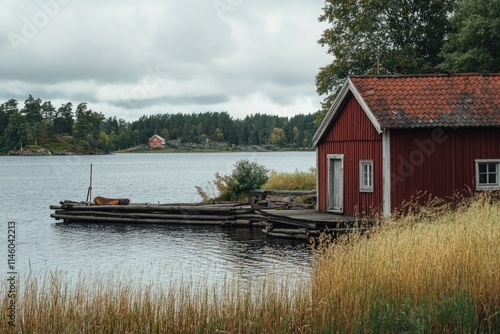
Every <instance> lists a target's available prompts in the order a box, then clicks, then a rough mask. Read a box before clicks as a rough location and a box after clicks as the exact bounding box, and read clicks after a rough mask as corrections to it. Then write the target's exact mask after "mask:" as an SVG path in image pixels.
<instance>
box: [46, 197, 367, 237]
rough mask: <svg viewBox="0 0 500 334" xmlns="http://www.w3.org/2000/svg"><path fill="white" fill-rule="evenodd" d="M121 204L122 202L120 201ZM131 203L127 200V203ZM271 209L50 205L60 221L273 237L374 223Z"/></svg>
mask: <svg viewBox="0 0 500 334" xmlns="http://www.w3.org/2000/svg"><path fill="white" fill-rule="evenodd" d="M118 203H122V202H118ZM126 203H128V202H126ZM271 207H277V208H278V209H269V207H266V206H263V205H262V203H261V204H260V205H259V204H250V203H220V204H185V203H183V204H149V203H129V204H111V205H108V204H105V205H99V204H95V203H94V202H75V201H62V202H60V204H59V205H51V206H50V209H51V210H54V213H52V214H51V217H52V218H54V219H56V220H57V221H59V222H60V223H101V224H102V223H114V224H171V225H214V226H226V227H231V226H247V227H260V228H262V231H263V233H265V234H266V235H268V236H270V237H280V238H293V239H308V238H310V237H315V236H319V235H320V233H323V232H325V233H334V234H337V233H346V232H351V231H354V230H360V229H361V230H365V229H367V228H369V226H370V224H371V222H369V221H365V222H362V221H361V220H360V219H357V218H355V217H347V216H342V215H336V214H331V213H325V212H320V211H317V210H314V209H304V208H302V206H291V208H292V209H287V208H286V207H285V209H283V208H284V206H283V205H280V206H275V205H274V204H273V205H271Z"/></svg>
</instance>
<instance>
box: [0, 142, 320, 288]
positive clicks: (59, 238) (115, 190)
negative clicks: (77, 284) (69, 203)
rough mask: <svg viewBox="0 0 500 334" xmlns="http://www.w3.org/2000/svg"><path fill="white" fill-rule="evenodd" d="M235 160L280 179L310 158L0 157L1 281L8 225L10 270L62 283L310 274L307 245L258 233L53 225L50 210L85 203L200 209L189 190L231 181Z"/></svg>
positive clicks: (297, 154) (202, 155)
mask: <svg viewBox="0 0 500 334" xmlns="http://www.w3.org/2000/svg"><path fill="white" fill-rule="evenodd" d="M242 159H248V160H251V161H256V162H258V163H260V164H262V165H264V166H266V167H267V168H269V169H272V170H276V171H283V172H293V171H295V170H299V171H307V170H309V168H311V167H313V166H314V165H315V153H314V152H272V153H170V154H163V153H151V154H147V153H145V154H117V155H107V156H44V157H0V196H1V202H0V213H1V214H0V219H1V226H3V232H2V233H0V247H1V248H0V255H1V254H4V256H0V274H1V273H2V272H5V274H6V273H7V272H8V267H7V223H8V222H10V221H14V222H16V271H17V272H19V274H21V275H22V274H23V273H24V274H26V273H28V272H31V273H35V274H36V273H40V275H43V273H46V272H48V271H53V270H57V271H60V272H62V273H63V274H64V275H65V276H69V277H78V276H79V275H82V274H83V275H87V274H88V275H100V274H107V273H114V274H116V275H119V276H122V277H124V278H129V277H130V278H131V279H134V278H137V277H141V278H142V279H143V280H146V281H148V280H149V279H150V278H154V279H155V280H158V279H159V280H162V281H163V282H165V283H167V284H168V283H169V282H172V281H178V280H182V281H186V280H191V279H199V278H201V279H208V280H210V281H211V280H214V281H218V280H220V279H224V278H227V277H232V276H233V275H237V276H238V277H241V278H243V279H246V278H250V277H252V278H256V277H263V276H265V275H278V276H280V275H283V276H292V277H293V276H296V275H297V274H304V275H306V276H307V274H308V273H309V272H310V269H311V264H312V254H311V252H310V251H309V249H308V247H307V244H304V243H301V242H294V241H289V240H276V239H270V238H267V237H266V236H264V235H263V234H262V233H261V231H260V230H259V229H255V228H253V229H251V228H222V227H192V226H160V225H149V226H143V225H141V226H138V225H98V224H89V225H86V224H78V225H63V224H56V223H55V222H56V221H55V220H53V219H52V218H50V214H51V213H52V211H51V210H50V209H49V206H50V205H52V204H58V203H59V201H61V200H65V199H71V200H85V199H86V196H87V190H88V187H89V174H90V164H92V165H93V187H92V188H93V191H92V195H93V196H94V197H95V196H105V197H124V198H129V199H130V200H131V201H132V202H135V203H144V202H149V203H157V202H161V203H172V202H176V203H179V202H185V203H186V202H198V201H199V200H200V198H199V196H198V194H197V193H196V189H195V186H206V185H207V183H208V182H209V181H212V180H213V179H214V174H215V173H216V172H219V173H221V174H230V173H231V172H232V170H233V168H234V164H235V163H236V162H237V161H239V160H242Z"/></svg>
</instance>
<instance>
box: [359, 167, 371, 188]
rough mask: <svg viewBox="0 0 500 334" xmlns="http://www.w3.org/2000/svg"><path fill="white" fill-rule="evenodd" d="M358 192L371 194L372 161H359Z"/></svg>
mask: <svg viewBox="0 0 500 334" xmlns="http://www.w3.org/2000/svg"><path fill="white" fill-rule="evenodd" d="M359 191H360V192H364V193H371V192H373V161H372V160H360V162H359Z"/></svg>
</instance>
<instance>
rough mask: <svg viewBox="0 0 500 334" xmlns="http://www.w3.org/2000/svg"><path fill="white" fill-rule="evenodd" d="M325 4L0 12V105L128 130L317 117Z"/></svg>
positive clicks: (55, 1) (67, 1)
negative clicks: (29, 104) (54, 110)
mask: <svg viewBox="0 0 500 334" xmlns="http://www.w3.org/2000/svg"><path fill="white" fill-rule="evenodd" d="M323 5H324V1H322V0H274V1H265V0H141V1H137V0H135V1H132V0H120V1H118V0H99V1H97V0H40V1H38V0H2V8H1V10H0V22H1V24H0V34H1V36H2V38H1V40H0V61H1V64H0V103H3V102H5V101H7V100H8V99H10V98H14V99H16V100H18V101H19V102H20V105H21V106H22V105H23V103H24V100H25V99H26V98H27V97H28V94H32V95H33V96H34V97H39V98H41V99H42V100H43V101H47V100H51V101H52V102H53V104H54V105H55V107H59V106H61V104H62V103H66V102H72V103H73V104H75V105H76V104H78V103H80V102H88V106H89V108H91V109H92V110H94V111H99V112H102V113H103V114H105V115H106V116H108V117H109V116H116V117H117V118H124V119H126V120H128V121H133V120H136V119H138V118H139V117H140V116H141V115H145V114H157V113H162V114H163V113H178V112H182V113H192V112H205V111H227V112H228V113H229V114H230V115H232V116H233V117H235V118H244V117H245V116H246V115H250V114H255V113H266V114H274V115H280V116H293V115H296V114H309V113H313V112H315V111H317V110H318V109H319V107H320V105H319V102H320V101H321V100H322V97H319V96H318V95H317V93H316V87H315V82H314V77H315V75H316V74H317V73H318V70H319V68H320V67H321V66H324V65H326V64H327V63H328V62H329V61H330V60H331V59H330V57H329V56H328V55H326V50H325V49H324V48H322V47H321V46H320V45H319V44H318V43H317V40H318V39H319V38H320V35H321V33H322V31H323V30H324V29H325V25H324V24H322V23H319V22H318V17H319V15H321V13H322V7H323Z"/></svg>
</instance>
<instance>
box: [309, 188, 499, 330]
mask: <svg viewBox="0 0 500 334" xmlns="http://www.w3.org/2000/svg"><path fill="white" fill-rule="evenodd" d="M405 211H406V215H405V216H403V217H400V218H399V219H397V220H396V221H392V222H391V221H389V222H384V223H383V224H381V225H380V226H379V227H378V228H376V229H375V230H373V231H372V232H371V233H369V234H368V235H359V234H357V235H350V236H347V237H345V238H342V239H341V240H337V241H336V242H334V243H333V244H332V245H330V246H327V247H324V248H323V249H322V250H321V251H320V255H319V256H318V259H317V262H316V264H315V269H314V273H313V275H312V277H313V281H312V289H313V297H314V305H315V308H316V310H317V312H319V314H316V315H315V317H316V319H317V320H318V321H320V323H319V324H318V325H317V326H318V327H319V328H323V329H327V331H330V330H331V331H335V332H339V333H353V332H362V333H367V332H369V333H403V332H405V333H476V332H486V333H497V332H500V204H499V203H498V202H495V201H494V200H493V198H492V197H491V196H490V195H489V194H481V195H477V196H475V197H474V198H473V199H463V200H462V201H461V203H460V204H458V206H456V207H452V205H447V204H443V203H441V202H436V201H432V202H431V203H428V205H426V206H423V207H418V208H415V207H411V206H409V209H408V208H407V210H405Z"/></svg>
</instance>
